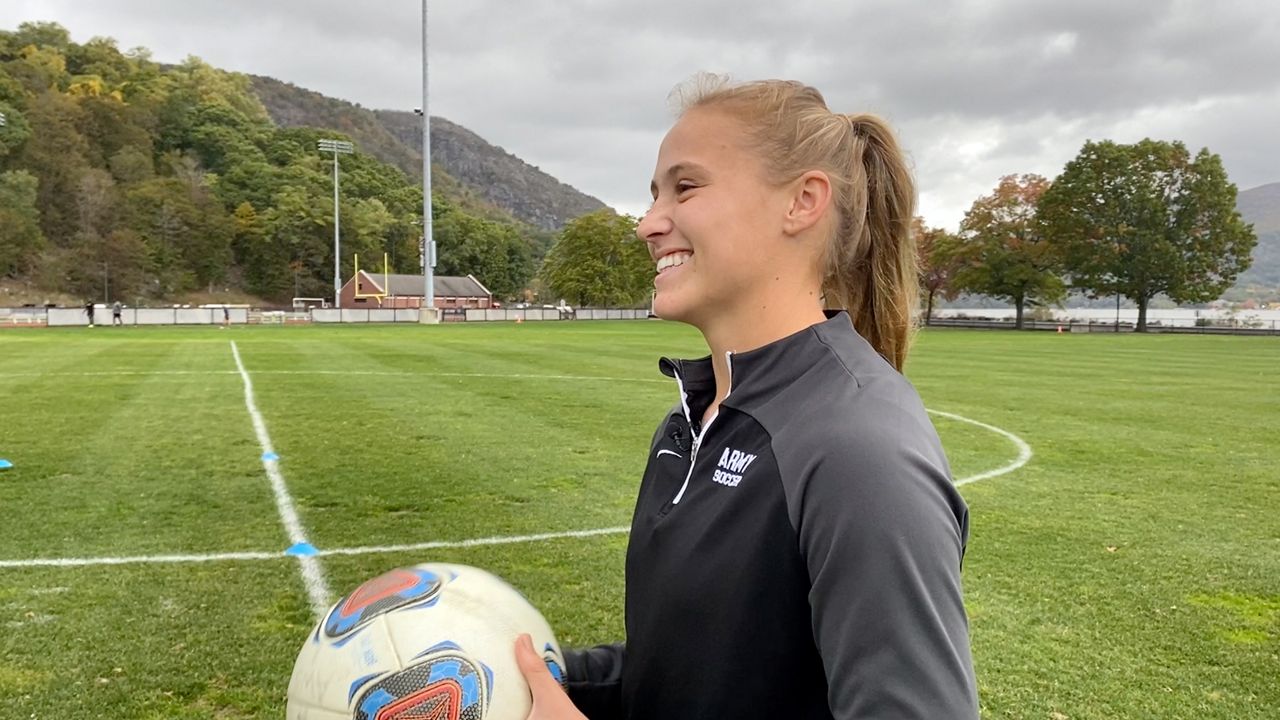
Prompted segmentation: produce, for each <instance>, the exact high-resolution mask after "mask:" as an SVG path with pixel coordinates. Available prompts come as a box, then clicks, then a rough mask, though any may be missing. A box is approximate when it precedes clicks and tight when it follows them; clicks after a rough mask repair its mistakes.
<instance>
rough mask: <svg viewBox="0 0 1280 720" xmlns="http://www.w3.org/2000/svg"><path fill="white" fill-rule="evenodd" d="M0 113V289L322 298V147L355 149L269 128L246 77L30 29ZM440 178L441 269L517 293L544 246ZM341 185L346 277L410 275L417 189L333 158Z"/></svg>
mask: <svg viewBox="0 0 1280 720" xmlns="http://www.w3.org/2000/svg"><path fill="white" fill-rule="evenodd" d="M0 115H2V116H3V118H4V121H3V125H2V126H0V279H3V278H8V279H9V280H10V281H14V280H17V281H21V282H23V283H24V284H26V285H29V286H32V287H35V288H40V289H43V290H46V291H49V292H54V293H62V294H69V295H72V296H75V297H82V298H85V299H96V300H103V299H108V300H114V299H122V300H125V301H126V302H136V301H139V300H146V299H152V300H166V299H170V298H174V297H176V296H179V295H181V294H182V293H184V292H188V291H192V290H199V289H206V290H214V289H226V288H231V289H239V290H243V291H245V292H248V293H251V294H253V295H256V296H259V297H262V298H265V299H268V300H271V301H285V300H287V299H288V298H289V297H291V296H295V295H305V296H327V295H329V294H331V292H332V284H333V211H334V207H333V185H332V182H333V180H332V159H331V156H326V155H321V154H320V153H319V152H318V151H317V149H316V141H317V140H318V139H319V138H321V137H329V138H334V137H336V138H340V139H341V138H347V139H350V136H349V134H347V133H344V132H334V131H332V130H317V129H313V128H307V127H280V126H278V125H277V124H276V123H274V122H273V121H272V119H271V117H270V114H269V113H268V112H267V110H266V108H265V107H264V105H263V103H262V102H261V101H260V99H259V97H258V95H257V94H256V92H255V89H254V85H253V83H252V81H251V79H250V78H248V77H247V76H244V75H239V74H235V73H228V72H224V71H222V70H219V69H217V68H214V67H211V66H209V65H207V64H205V63H204V62H202V61H200V60H199V59H197V58H190V59H188V60H187V61H185V62H183V63H181V64H179V65H176V66H165V65H161V64H159V63H156V62H154V61H153V60H152V59H151V58H150V56H149V54H148V53H147V51H145V50H142V49H138V50H131V51H128V52H121V51H120V50H119V48H118V47H117V46H116V43H115V42H114V41H113V40H110V39H105V38H94V39H93V40H90V41H89V42H87V43H84V44H76V43H73V42H71V40H70V36H69V34H68V32H67V31H66V30H65V29H64V28H62V27H60V26H58V25H55V24H51V23H27V24H23V25H22V26H21V27H20V28H19V29H18V30H16V31H0ZM443 180H444V181H443V182H441V183H440V185H441V189H440V190H438V191H437V192H436V194H435V197H434V199H433V219H434V220H433V222H434V226H435V229H436V239H437V241H438V242H439V245H440V253H439V258H440V266H439V268H438V270H439V272H441V273H451V272H463V271H467V270H469V269H472V267H474V269H475V270H476V271H477V275H478V276H480V277H481V280H482V281H483V282H485V284H486V285H488V286H489V287H490V288H491V289H493V290H494V291H495V293H497V294H499V295H512V294H515V293H516V292H518V291H519V290H520V289H521V288H522V287H523V286H524V285H525V284H526V283H527V281H528V279H529V278H530V277H531V276H532V273H533V270H534V262H535V261H536V258H537V257H538V256H539V255H540V254H541V250H542V249H543V248H544V247H545V245H546V243H547V242H548V239H547V238H546V237H542V235H543V234H542V233H538V232H536V231H535V230H534V229H533V228H531V227H529V226H527V225H524V224H522V223H518V222H515V221H513V220H510V219H508V218H507V217H506V216H505V215H504V214H503V213H501V212H493V211H490V212H487V213H486V212H481V211H478V210H477V209H476V208H477V207H479V205H478V204H476V203H470V204H471V205H472V209H471V210H470V211H469V210H467V209H464V208H463V207H460V206H459V203H458V202H456V201H455V200H456V199H457V198H461V199H463V200H464V201H466V198H467V196H468V194H469V193H468V192H467V191H466V190H465V188H463V187H462V186H461V184H459V183H456V182H450V180H449V179H447V178H444V179H443ZM341 181H342V193H341V202H340V214H341V226H340V232H341V237H342V250H341V256H342V265H343V268H344V271H343V272H344V275H345V274H347V273H348V272H349V271H348V270H347V269H346V268H349V267H350V261H351V256H352V254H354V253H359V254H360V255H361V256H362V257H366V258H369V259H370V261H371V262H373V261H376V259H380V258H381V257H382V254H383V253H384V252H385V253H387V254H389V255H390V257H391V259H392V264H393V266H394V268H395V269H396V270H398V271H403V272H416V271H417V268H418V249H417V247H418V238H419V236H420V233H421V190H420V186H419V185H418V182H417V181H416V180H415V179H413V178H411V177H409V176H408V175H406V173H405V172H403V171H402V170H401V169H400V168H398V167H396V166H394V165H392V164H389V163H386V162H383V161H382V160H380V159H378V157H376V156H375V155H374V154H372V153H371V152H357V153H356V154H354V155H348V156H343V157H342V159H341ZM450 193H452V194H453V197H452V198H451V197H449V194H450ZM471 194H474V193H471ZM486 215H487V216H486ZM477 258H478V259H480V260H484V262H480V261H479V260H477ZM493 258H501V259H502V260H501V262H489V260H491V259H493Z"/></svg>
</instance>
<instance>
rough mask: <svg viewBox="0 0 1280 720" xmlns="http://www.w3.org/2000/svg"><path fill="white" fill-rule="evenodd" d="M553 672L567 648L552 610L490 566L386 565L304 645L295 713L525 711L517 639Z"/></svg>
mask: <svg viewBox="0 0 1280 720" xmlns="http://www.w3.org/2000/svg"><path fill="white" fill-rule="evenodd" d="M520 633H529V634H530V635H531V636H532V638H533V646H534V647H535V648H541V649H542V657H543V659H544V660H545V661H546V663H547V668H548V669H549V670H550V671H551V674H552V676H553V677H555V678H556V679H557V680H559V681H560V682H561V683H562V684H563V683H564V681H565V675H564V667H565V664H564V655H563V654H561V652H560V645H559V643H557V642H556V639H555V636H554V635H553V634H552V632H551V627H550V626H549V625H547V621H546V620H545V619H543V617H542V614H541V613H539V612H538V610H537V609H536V608H534V607H533V605H531V604H530V603H529V601H528V600H526V599H525V598H524V596H523V595H521V594H520V593H519V591H517V590H516V589H515V588H513V587H511V586H510V585H508V584H507V583H505V582H503V581H502V580H501V579H499V578H498V577H496V576H495V575H492V574H490V573H488V572H485V571H484V570H480V569H478V568H474V567H468V566H466V565H446V564H442V563H429V564H425V565H415V566H413V567H406V568H399V569H397V570H392V571H391V572H388V573H385V574H383V575H380V576H378V577H376V578H374V579H372V580H369V581H368V582H366V583H364V584H363V585H361V586H360V587H358V588H356V589H355V590H354V591H353V592H352V593H351V594H349V595H347V596H346V597H344V598H342V599H341V600H339V601H338V602H337V604H335V605H334V606H333V607H332V608H330V610H329V612H328V613H326V614H325V616H324V618H322V619H321V620H320V622H319V623H318V624H317V625H316V627H315V629H314V630H313V631H312V632H311V634H310V635H309V636H308V637H307V640H306V642H305V643H304V644H303V646H302V651H301V652H299V653H298V660H297V662H296V663H295V664H294V667H293V677H292V678H291V679H290V681H289V699H288V705H287V707H286V711H285V717H286V718H287V720H410V718H438V719H439V720H524V719H525V718H526V717H527V716H528V714H529V710H530V708H531V705H532V703H531V700H530V696H529V687H528V685H527V684H526V683H525V681H524V676H523V675H522V674H521V672H520V668H519V667H518V666H517V665H516V656H515V642H516V637H517V636H518V635H519V634H520Z"/></svg>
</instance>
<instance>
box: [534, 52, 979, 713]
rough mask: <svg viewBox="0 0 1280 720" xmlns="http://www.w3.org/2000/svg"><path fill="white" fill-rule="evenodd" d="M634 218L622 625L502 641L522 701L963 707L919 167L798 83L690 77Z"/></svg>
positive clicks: (707, 709) (955, 497)
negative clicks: (646, 288)
mask: <svg viewBox="0 0 1280 720" xmlns="http://www.w3.org/2000/svg"><path fill="white" fill-rule="evenodd" d="M680 92H681V93H682V100H683V103H682V112H681V115H680V117H679V120H678V121H677V122H676V124H675V126H674V127H673V128H672V129H671V131H670V132H669V133H668V134H667V136H666V138H665V140H663V143H662V146H661V148H660V149H659V151H658V162H657V168H656V170H655V172H654V176H653V180H652V182H651V184H650V190H651V192H652V195H653V206H652V207H651V208H650V209H649V212H648V213H646V215H645V216H644V218H643V219H642V220H641V221H640V223H639V225H638V226H637V230H636V232H637V235H639V237H640V239H642V240H643V241H644V242H645V243H646V245H647V246H648V248H649V253H650V256H651V257H652V258H653V260H654V263H655V269H656V271H657V275H656V277H655V278H654V288H655V290H656V294H655V298H654V312H655V313H656V314H657V315H658V316H659V317H662V318H664V319H668V320H676V321H680V322H683V323H687V324H689V325H692V326H694V327H695V328H697V329H698V330H699V331H700V332H701V333H702V336H703V338H704V340H705V341H706V343H707V346H708V348H709V349H710V351H711V355H710V356H709V357H706V358H703V359H700V360H675V359H666V358H663V359H662V361H661V362H660V367H661V369H662V372H663V373H664V374H666V375H668V376H669V377H671V378H672V379H673V380H674V381H675V384H676V388H677V390H678V393H679V400H680V402H679V404H678V405H677V406H676V407H674V408H673V409H672V410H671V411H670V412H669V413H667V415H666V416H665V417H663V418H662V419H661V421H660V423H659V425H658V432H657V433H656V434H655V435H654V437H653V442H652V447H651V449H650V455H649V463H648V467H647V468H646V470H645V473H644V478H643V480H642V482H641V486H640V492H639V497H638V499H637V501H636V509H635V514H634V516H633V519H632V525H631V535H630V540H629V545H628V550H627V568H626V579H627V585H626V631H627V639H626V642H625V643H624V644H618V645H609V646H600V647H596V648H593V649H591V650H587V651H576V652H570V653H568V654H567V655H566V660H567V662H568V668H567V670H568V681H569V685H568V690H569V692H568V694H567V695H566V694H565V693H564V692H563V691H561V690H560V688H559V686H558V685H557V684H556V683H555V682H553V681H552V680H551V678H550V676H549V675H547V674H546V670H545V668H540V661H539V660H538V658H537V656H536V655H534V654H532V653H530V652H528V651H527V650H526V649H523V648H517V654H519V655H520V656H521V657H522V658H523V661H522V668H523V669H524V670H525V673H526V676H527V677H528V680H529V685H530V687H531V688H532V689H533V692H534V707H533V713H532V715H531V716H530V717H531V718H534V719H539V720H540V719H542V718H573V717H582V716H583V715H584V714H585V715H586V716H588V717H591V718H615V717H616V718H624V717H625V718H650V717H653V718H658V717H661V718H709V717H732V718H755V717H760V718H765V717H768V718H773V717H788V718H840V719H841V720H853V719H855V718H886V717H893V718H940V717H945V718H960V719H962V720H964V719H967V718H976V717H977V714H978V707H977V698H976V688H975V682H974V675H973V668H972V661H971V659H970V651H969V636H968V626H967V620H966V616H965V610H964V604H963V601H962V593H961V589H960V562H961V559H962V557H963V555H964V549H965V543H966V541H967V538H968V510H967V508H966V506H965V504H964V501H963V500H961V498H960V496H959V494H958V493H957V492H956V489H955V486H954V485H953V482H952V478H951V472H950V469H949V466H948V463H947V458H946V456H945V455H944V454H943V451H942V447H941V444H940V443H939V441H938V436H937V433H936V432H935V430H934V427H933V425H932V423H931V422H930V420H929V416H928V414H927V412H926V410H925V408H924V406H923V405H922V404H921V402H920V398H919V396H918V395H917V394H916V392H915V389H914V388H913V387H912V386H911V384H910V383H909V382H907V380H906V379H905V378H904V377H903V375H902V374H901V368H902V366H903V363H904V361H905V359H906V355H907V349H908V345H909V339H910V335H911V332H912V330H913V327H912V325H913V321H914V315H915V308H916V301H917V297H916V266H915V246H914V243H913V240H912V238H911V236H910V234H909V231H908V228H909V225H910V221H911V218H912V213H913V209H914V202H915V197H914V196H915V191H914V185H913V182H912V179H911V176H910V173H909V172H908V170H907V167H906V164H905V161H904V157H903V154H902V152H901V151H900V150H899V148H898V145H897V142H896V140H895V139H894V137H893V133H892V132H891V131H890V130H889V128H888V127H887V126H886V125H885V124H884V122H883V121H881V120H880V119H878V118H876V117H874V116H870V115H860V114H855V115H843V114H839V113H833V112H831V111H830V110H829V109H828V108H827V106H826V104H825V102H824V100H823V98H822V95H821V94H820V93H819V92H818V91H817V90H814V89H813V88H810V87H806V86H804V85H801V84H800V83H794V82H783V81H766V82H755V83H748V84H745V85H737V86H732V85H728V84H726V83H724V82H723V81H719V80H716V79H714V78H706V77H700V78H698V79H697V80H695V81H694V83H692V84H691V85H690V86H688V87H686V88H683V89H681V91H680Z"/></svg>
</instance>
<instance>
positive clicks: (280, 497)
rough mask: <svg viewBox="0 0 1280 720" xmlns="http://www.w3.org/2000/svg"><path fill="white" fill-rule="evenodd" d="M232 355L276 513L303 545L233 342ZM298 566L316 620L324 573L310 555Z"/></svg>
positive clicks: (324, 605)
mask: <svg viewBox="0 0 1280 720" xmlns="http://www.w3.org/2000/svg"><path fill="white" fill-rule="evenodd" d="M231 355H232V356H233V357H235V359H236V369H238V370H239V371H240V379H241V380H243V381H244V404H245V407H246V408H248V410H249V417H250V418H252V419H253V430H254V432H256V433H257V434H258V444H259V445H261V446H262V467H263V468H264V469H266V471H267V477H268V478H270V479H271V490H272V492H274V493H275V496H276V510H277V511H278V512H279V513H280V521H281V522H282V523H284V527H285V531H286V532H288V533H289V542H291V543H293V544H294V545H297V544H299V543H305V542H307V534H306V532H304V531H303V529H302V522H301V521H300V520H298V511H297V510H295V509H294V507H293V498H292V497H290V496H289V489H288V487H286V486H285V484H284V475H281V474H280V461H279V460H273V459H268V454H270V456H271V457H275V450H274V449H273V448H272V446H271V436H269V435H267V424H266V422H265V421H263V419H262V413H260V412H258V405H257V403H255V402H254V400H253V381H252V380H250V379H249V373H248V372H246V371H245V369H244V363H242V362H240V350H239V349H238V348H237V347H236V343H235V341H234V340H232V341H231ZM298 563H299V565H300V567H301V570H302V581H303V583H304V584H306V586H307V595H308V596H309V597H310V598H311V609H312V610H314V611H315V614H316V617H321V616H323V615H324V612H325V610H327V609H328V608H329V584H328V583H327V582H326V581H325V579H324V569H323V568H321V567H320V560H319V559H317V558H316V557H314V556H311V555H299V556H298Z"/></svg>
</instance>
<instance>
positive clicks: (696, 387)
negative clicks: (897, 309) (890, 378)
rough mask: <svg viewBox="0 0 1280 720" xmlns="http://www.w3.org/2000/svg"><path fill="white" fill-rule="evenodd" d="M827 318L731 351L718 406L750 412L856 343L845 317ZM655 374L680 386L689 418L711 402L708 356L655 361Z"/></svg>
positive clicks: (840, 313)
mask: <svg viewBox="0 0 1280 720" xmlns="http://www.w3.org/2000/svg"><path fill="white" fill-rule="evenodd" d="M826 316H827V319H826V320H824V321H822V322H820V323H815V324H814V325H810V326H809V327H807V328H805V329H804V330H801V331H799V332H797V333H793V334H791V335H788V336H786V337H784V338H780V339H778V340H774V341H773V342H771V343H769V344H767V345H764V346H761V347H758V348H756V349H754V350H748V351H746V352H730V353H729V374H730V381H729V396H728V397H726V398H725V399H724V400H723V402H722V404H723V405H726V406H728V407H732V408H736V409H738V410H743V411H747V412H749V411H750V410H751V409H752V408H754V407H758V406H759V405H761V404H763V403H765V402H767V401H769V400H770V399H772V398H773V397H774V396H775V395H777V394H778V392H779V391H781V390H783V389H784V388H786V387H787V386H789V385H790V384H791V383H793V382H795V380H796V379H797V378H799V377H800V376H802V375H804V374H805V373H806V372H808V371H809V369H810V368H812V367H813V366H814V364H815V363H816V361H817V360H818V358H820V357H822V356H824V355H826V354H827V353H829V352H830V348H831V346H832V345H836V346H837V347H839V346H843V345H846V344H847V343H848V341H849V340H853V339H858V340H860V338H858V334H857V332H856V331H855V330H854V329H853V322H852V321H851V320H850V319H849V314H848V313H847V312H845V311H843V310H827V311H826ZM833 340H834V341H836V342H834V343H833V342H832V341H833ZM842 340H843V341H842ZM658 369H659V370H660V371H661V372H662V374H663V375H666V376H667V377H670V378H674V379H675V380H676V382H677V383H678V384H679V385H680V388H681V390H682V391H683V397H681V402H682V403H683V405H684V409H685V413H686V414H687V415H692V416H693V417H699V416H700V412H701V409H705V408H706V406H707V404H708V403H710V402H711V400H712V399H713V398H714V397H715V390H716V378H715V371H714V370H713V369H712V366H711V356H710V355H708V356H706V357H701V358H698V359H696V360H679V359H672V358H666V357H664V358H662V359H661V360H659V361H658ZM692 410H697V412H691V411H692Z"/></svg>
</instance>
